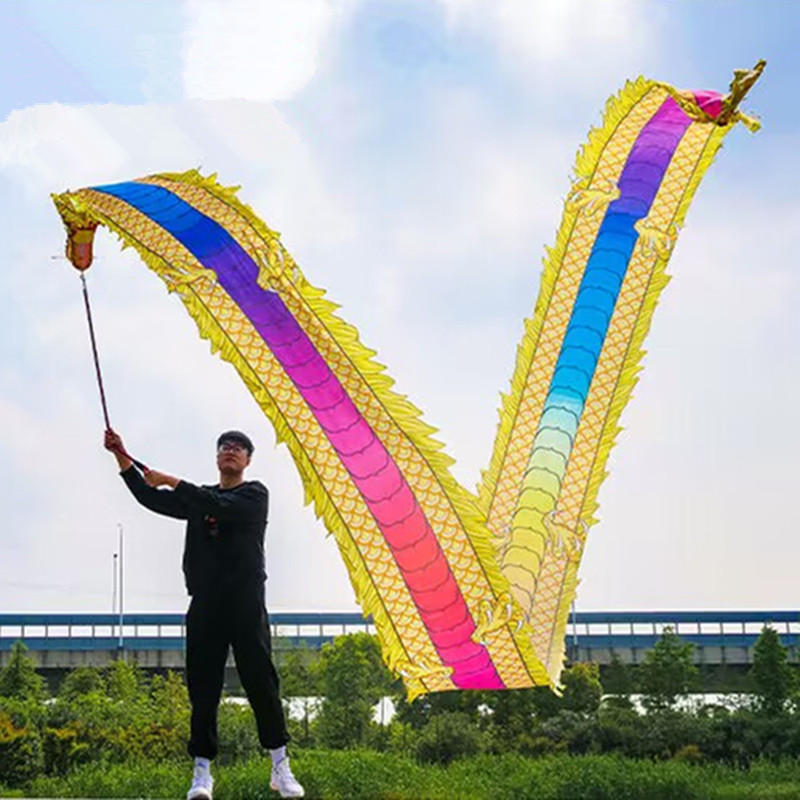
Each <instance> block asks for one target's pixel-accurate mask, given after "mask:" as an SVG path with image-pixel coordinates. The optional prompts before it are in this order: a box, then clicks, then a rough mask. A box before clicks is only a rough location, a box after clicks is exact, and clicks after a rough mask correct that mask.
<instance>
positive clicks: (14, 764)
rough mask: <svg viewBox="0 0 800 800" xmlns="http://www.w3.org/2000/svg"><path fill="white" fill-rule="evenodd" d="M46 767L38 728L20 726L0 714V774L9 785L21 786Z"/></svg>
mask: <svg viewBox="0 0 800 800" xmlns="http://www.w3.org/2000/svg"><path fill="white" fill-rule="evenodd" d="M43 769H44V756H43V753H42V740H41V738H40V736H39V732H38V731H37V730H36V728H18V727H17V726H16V725H14V723H13V721H12V720H11V718H10V717H9V716H8V715H6V714H0V776H2V778H3V781H4V782H5V783H7V784H8V785H9V786H21V785H22V784H24V783H25V782H26V781H29V780H31V779H32V778H34V777H35V776H36V775H38V774H39V773H41V772H42V770H43Z"/></svg>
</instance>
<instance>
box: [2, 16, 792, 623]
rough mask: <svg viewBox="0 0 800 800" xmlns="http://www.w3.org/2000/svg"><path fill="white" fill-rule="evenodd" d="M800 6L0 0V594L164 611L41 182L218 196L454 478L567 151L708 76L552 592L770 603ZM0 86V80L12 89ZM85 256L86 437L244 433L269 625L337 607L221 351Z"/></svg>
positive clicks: (103, 237) (293, 490)
mask: <svg viewBox="0 0 800 800" xmlns="http://www.w3.org/2000/svg"><path fill="white" fill-rule="evenodd" d="M798 29H800V4H798V3H794V2H789V1H788V0H786V1H785V2H781V1H779V0H774V1H773V2H767V1H766V0H754V1H753V2H745V0H727V1H726V2H724V3H723V2H721V0H720V2H714V1H712V0H664V1H663V2H662V1H661V0H651V1H650V2H645V1H644V0H641V1H639V0H594V1H593V2H591V3H590V2H584V1H583V0H560V2H558V3H552V2H547V1H545V2H534V1H533V0H518V1H516V0H424V1H422V0H420V1H417V0H403V1H402V2H399V1H397V2H395V0H261V1H260V2H245V1H244V0H224V2H222V0H220V1H219V2H211V1H203V0H183V1H182V2H181V1H180V0H171V1H168V0H114V2H103V3H101V2H99V0H84V1H83V2H81V1H80V0H36V1H34V0H30V1H26V0H18V1H15V0H3V2H0V74H2V75H3V76H4V79H3V80H2V81H0V242H2V248H3V253H4V258H3V261H2V264H0V295H1V296H2V297H3V298H4V300H5V303H4V313H3V317H2V322H1V323H0V325H2V336H0V487H1V488H0V499H2V510H3V524H2V526H1V527H0V612H6V613H9V612H22V611H31V612H33V611H41V612H44V611H50V612H56V611H73V612H78V611H91V612H103V611H110V610H111V608H112V602H113V596H112V595H113V586H114V575H113V564H114V554H115V553H116V552H118V542H119V533H120V529H122V531H123V532H124V585H125V608H126V610H130V611H143V612H144V611H164V612H175V611H182V610H183V609H184V608H185V606H186V598H185V592H184V589H183V579H182V575H181V571H180V557H181V551H182V546H183V529H182V527H181V525H180V523H176V522H174V521H171V520H166V519H163V518H159V517H157V516H155V515H152V514H150V513H149V512H147V511H145V510H144V509H141V508H140V507H138V506H137V505H136V503H135V501H134V500H133V499H132V498H131V496H130V495H129V494H128V492H127V490H126V488H125V486H124V485H123V483H122V481H121V480H120V478H119V477H118V475H117V470H116V465H115V462H114V460H113V458H112V457H111V456H110V455H109V454H108V453H106V452H105V451H104V450H103V448H102V433H103V420H102V414H101V410H100V404H99V398H98V393H97V386H96V383H95V379H94V373H93V365H92V360H91V351H90V345H89V339H88V334H87V328H86V322H85V318H84V311H83V306H82V299H81V290H80V281H79V278H78V274H77V273H76V272H75V270H73V269H72V267H71V266H70V264H69V263H68V262H67V261H66V260H65V259H64V257H63V247H64V235H63V230H62V227H61V224H60V221H59V219H58V216H57V214H56V212H55V210H54V208H53V206H52V203H51V200H50V193H52V192H60V191H64V190H66V189H70V188H71V189H77V188H80V187H82V186H88V185H93V184H94V185H96V184H101V183H113V182H116V181H124V180H129V179H133V178H136V177H141V176H144V175H147V174H152V173H155V172H164V171H169V172H174V171H182V170H185V169H189V168H192V167H198V168H200V169H201V170H202V171H203V172H204V173H212V172H216V173H217V174H218V176H219V179H220V181H221V182H222V183H224V184H226V185H240V186H241V187H242V189H241V192H240V197H241V198H242V199H243V200H245V202H247V203H248V204H250V205H251V206H252V207H253V208H254V209H255V210H256V212H257V213H258V214H259V215H260V216H261V217H262V218H263V219H264V220H265V221H266V222H267V224H268V225H270V226H271V227H272V228H273V229H276V230H278V231H280V232H281V234H282V241H283V243H284V244H285V246H286V247H287V249H288V250H289V251H290V252H291V253H292V255H293V256H294V258H295V260H296V261H297V262H298V263H299V264H300V265H301V266H302V268H303V271H304V272H305V274H306V275H307V277H308V278H309V280H311V282H312V283H314V284H316V285H318V286H322V287H325V288H326V289H327V291H328V296H329V297H330V298H332V299H334V300H335V301H336V302H337V303H339V304H340V305H341V311H340V313H341V316H342V317H344V318H345V319H347V320H348V321H350V322H352V323H353V324H355V325H356V327H357V328H358V329H359V331H360V334H361V337H362V340H363V341H364V342H365V343H366V344H367V345H368V346H370V347H372V348H374V349H375V350H376V351H377V353H378V360H380V361H381V362H382V363H384V364H386V365H387V367H388V372H389V374H390V375H391V376H392V377H393V378H394V379H395V381H396V389H397V390H398V391H399V392H401V393H403V394H406V395H408V396H409V397H410V398H411V399H412V401H413V402H414V403H415V404H416V405H417V406H418V407H420V408H422V409H423V411H424V413H425V419H426V421H427V422H429V423H430V424H432V425H434V426H435V427H437V428H438V429H439V434H438V438H440V439H441V440H442V441H443V442H445V444H446V448H447V452H448V453H449V454H450V455H451V456H453V457H454V458H455V459H456V465H455V467H454V468H453V472H454V474H455V476H456V477H457V478H458V479H459V480H460V481H461V482H462V483H463V484H464V485H466V486H468V487H469V488H474V487H475V486H476V484H477V482H478V480H479V477H480V471H481V469H483V468H484V467H485V466H486V465H487V463H488V460H489V456H490V453H491V447H492V442H493V439H494V435H495V429H496V424H497V409H498V406H499V402H500V392H501V391H503V390H506V389H507V387H508V383H509V379H510V376H511V372H512V368H513V363H514V355H515V349H516V345H517V342H518V340H519V338H520V336H521V333H522V320H523V318H524V317H526V316H528V315H529V314H530V313H531V311H532V309H533V306H534V303H535V300H536V297H537V294H538V286H539V278H540V273H541V259H542V256H543V254H544V249H545V246H547V245H550V244H552V243H553V240H554V238H555V232H556V229H557V227H558V225H559V222H560V217H561V211H562V204H563V200H564V197H565V195H566V193H567V191H568V190H569V186H570V175H571V171H572V166H573V163H574V158H575V153H576V151H577V149H578V147H579V146H580V145H581V144H582V143H583V142H584V141H585V140H586V136H587V133H588V130H589V129H590V128H591V127H592V126H596V125H598V124H599V123H600V119H601V111H602V109H603V107H604V104H605V102H606V99H607V98H608V97H609V96H610V95H611V94H613V93H615V92H616V91H617V90H618V89H619V88H620V87H621V86H622V85H623V84H624V83H625V81H626V80H627V79H629V78H635V77H636V76H638V75H640V74H642V75H645V76H647V77H650V78H654V79H657V80H662V81H666V82H669V83H672V84H673V85H676V86H678V87H681V88H691V89H715V90H718V91H723V92H724V91H725V90H726V89H727V86H728V83H729V81H730V79H731V76H732V73H733V70H734V69H735V68H743V67H750V66H752V65H753V64H755V62H756V61H757V60H758V59H759V58H765V59H767V62H768V66H767V70H766V72H765V74H764V76H763V77H762V79H761V81H760V83H759V84H758V85H757V86H756V87H755V88H754V90H753V91H752V93H751V95H750V96H749V97H748V99H747V101H746V102H745V109H746V110H748V111H750V112H751V113H753V114H755V115H757V116H758V117H759V118H760V119H761V121H762V123H763V128H762V130H761V131H760V132H759V133H758V134H756V135H753V134H750V133H749V132H748V131H747V130H746V129H745V128H744V127H743V126H739V128H738V129H737V130H735V131H733V132H732V133H731V134H730V135H729V136H728V137H727V139H726V143H725V146H724V148H723V151H722V152H721V153H720V155H719V156H718V158H717V161H716V163H715V164H714V166H713V167H712V169H711V170H710V171H709V172H708V174H707V176H706V178H705V179H704V182H703V184H702V185H701V187H700V190H699V192H698V194H697V196H696V198H695V201H694V204H693V206H692V208H691V209H690V212H689V215H688V218H687V223H686V226H685V228H684V230H683V231H682V234H681V238H680V240H679V242H678V245H677V246H676V248H675V250H674V253H673V256H672V260H671V262H670V270H669V271H670V273H671V275H672V276H673V279H672V281H671V283H670V285H669V286H668V287H667V289H666V290H665V291H664V293H663V295H662V298H661V301H660V304H659V307H658V309H657V311H656V314H655V317H654V321H653V325H652V328H651V332H650V335H649V338H648V340H647V342H646V344H645V347H646V349H647V356H646V357H645V359H644V362H643V363H644V370H643V372H642V374H641V378H640V382H639V384H638V386H637V387H636V389H635V390H634V394H633V398H632V400H631V402H630V403H629V405H628V407H627V408H626V410H625V412H624V414H623V417H622V420H621V422H622V425H623V427H624V431H623V432H622V434H620V436H619V437H618V440H617V442H618V443H617V446H616V448H615V449H614V451H613V453H612V456H611V458H610V460H609V465H608V468H609V477H608V478H607V479H606V481H605V483H604V484H603V486H602V488H601V490H600V495H599V502H600V510H599V513H598V516H599V518H600V521H599V523H598V524H597V525H595V526H594V527H593V528H592V531H591V533H590V536H589V541H588V545H587V549H586V553H585V555H584V560H583V564H582V567H581V573H580V575H581V584H580V587H579V589H578V598H577V608H578V610H597V611H602V610H632V611H640V610H641V611H644V610H667V609H676V610H677V609H687V610H691V609H696V610H702V609H708V610H716V609H743V610H747V609H787V608H788V609H791V608H798V607H800V596H798V591H797V585H798V581H797V571H798V566H797V565H798V564H799V563H800V536H799V535H798V534H799V533H800V530H799V527H800V526H798V521H797V512H796V509H795V505H794V500H795V499H796V494H797V491H798V488H797V487H798V479H800V469H798V453H800V425H798V424H797V411H796V406H797V398H798V397H800V354H798V343H800V317H799V316H798V315H797V313H796V309H797V307H798V304H799V303H800V270H798V267H797V264H796V252H797V238H798V235H800V233H799V232H800V197H799V196H798V192H797V186H798V179H799V178H800V168H798V163H799V162H798V151H800V103H798V102H797V101H798V99H799V98H798V89H797V75H798V74H800V50H798V48H797V46H796V41H795V40H796V32H797V30H798ZM8 76H13V77H12V79H10V80H9V79H8ZM95 254H96V259H95V263H94V265H93V267H92V268H91V269H90V270H89V272H88V274H87V280H88V284H89V289H90V293H91V297H92V305H93V311H94V316H95V325H96V329H97V335H98V347H99V351H100V357H101V363H102V369H103V377H104V381H105V386H106V392H107V396H108V403H109V410H110V414H111V419H112V423H113V425H114V426H115V428H116V429H117V430H119V431H120V432H121V433H122V434H123V436H124V438H125V441H126V444H127V446H128V448H129V450H130V451H131V452H132V453H134V455H136V456H138V457H139V458H141V459H142V460H143V461H145V462H146V463H148V464H150V465H151V466H153V467H156V468H158V469H161V470H163V471H165V472H168V473H171V474H177V475H180V476H182V477H185V478H187V479H189V480H192V481H194V482H197V483H213V482H214V480H215V478H216V474H215V469H214V442H215V439H216V436H217V434H218V433H219V432H220V431H222V430H225V429H229V428H240V429H244V430H246V431H248V432H249V433H250V434H251V436H252V438H253V440H254V442H255V444H256V452H255V455H254V460H253V464H252V466H251V468H250V472H249V475H250V476H251V477H258V478H260V479H262V480H263V481H264V482H265V483H266V484H267V485H268V486H269V487H270V490H271V517H270V525H269V529H268V535H267V569H268V573H269V580H268V584H267V595H268V603H269V607H270V609H271V610H273V611H300V610H320V611H351V610H356V608H357V607H356V605H355V602H354V599H353V592H352V589H351V587H350V584H349V580H348V578H347V574H346V571H345V568H344V565H343V563H342V562H341V559H340V558H339V555H338V552H337V549H336V546H335V543H334V542H333V539H332V538H331V537H328V536H326V531H325V529H324V527H323V525H322V523H321V522H320V521H318V520H317V519H316V518H315V516H314V513H313V511H312V510H311V509H310V508H308V507H305V506H304V505H303V495H302V489H301V486H300V481H299V478H298V475H297V472H296V470H295V467H294V464H293V462H292V461H291V459H290V457H289V454H288V451H287V450H286V448H285V447H282V446H277V445H276V442H275V436H274V434H273V432H272V429H271V427H270V425H269V423H268V422H267V420H266V419H265V418H264V417H263V416H262V415H261V412H260V411H259V409H258V408H257V406H256V404H255V402H254V401H253V400H252V398H251V397H250V395H249V394H248V392H247V391H246V389H245V387H244V385H243V384H242V383H241V381H240V380H239V379H238V377H237V376H236V374H235V372H234V371H233V369H232V367H230V366H229V365H228V364H225V363H223V362H222V361H220V360H219V359H218V358H217V357H216V356H212V355H211V354H210V352H209V347H208V344H207V343H206V342H203V341H201V340H200V338H199V336H198V335H197V331H196V328H195V325H194V323H193V322H192V321H191V320H190V319H189V317H188V315H187V314H186V313H185V311H184V310H183V307H182V306H181V304H180V302H179V300H178V298H177V297H173V296H171V295H169V294H168V293H167V292H166V291H165V289H164V287H163V285H162V283H161V282H160V281H159V280H158V279H157V278H156V277H155V276H154V275H153V274H152V273H150V272H149V271H148V270H147V269H146V268H145V267H144V265H143V264H142V263H141V262H140V261H139V260H138V259H137V257H136V256H135V255H134V254H133V252H132V251H130V250H126V251H125V252H121V251H120V248H119V246H118V244H117V242H116V240H114V239H113V238H112V236H111V235H110V234H108V233H107V232H105V231H102V230H101V231H100V232H99V233H98V235H97V240H96V245H95Z"/></svg>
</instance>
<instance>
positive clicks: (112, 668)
mask: <svg viewBox="0 0 800 800" xmlns="http://www.w3.org/2000/svg"><path fill="white" fill-rule="evenodd" d="M140 684H141V676H140V674H139V670H137V668H136V666H135V665H133V664H128V663H127V662H126V661H122V660H119V661H112V662H111V663H110V664H109V665H108V667H107V670H106V691H107V692H108V696H109V697H110V698H111V699H112V700H120V701H122V702H130V701H132V700H136V699H137V698H138V696H139V687H140Z"/></svg>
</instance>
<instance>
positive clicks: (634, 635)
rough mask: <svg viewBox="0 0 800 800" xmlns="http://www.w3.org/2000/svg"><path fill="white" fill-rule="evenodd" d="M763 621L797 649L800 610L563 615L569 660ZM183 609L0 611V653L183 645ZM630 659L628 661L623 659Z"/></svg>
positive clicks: (710, 642)
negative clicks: (20, 648)
mask: <svg viewBox="0 0 800 800" xmlns="http://www.w3.org/2000/svg"><path fill="white" fill-rule="evenodd" d="M270 624H271V628H272V635H273V637H275V638H276V639H278V640H281V639H284V640H289V641H288V642H287V643H288V644H290V645H296V644H301V643H305V644H306V645H307V646H309V647H312V648H314V647H320V646H321V645H322V644H323V643H324V642H326V641H329V640H331V639H332V638H333V637H335V636H338V635H340V634H343V633H354V632H357V631H366V632H369V633H374V632H375V628H374V625H373V623H372V621H371V619H365V618H364V617H362V616H361V614H358V613H335V612H300V613H273V614H271V615H270ZM765 625H770V626H771V627H773V628H774V629H775V630H776V631H777V632H778V634H779V636H780V639H781V642H782V643H783V645H784V646H786V647H790V648H798V647H800V611H643V612H635V611H614V612H606V611H583V612H578V613H577V614H575V615H574V616H571V617H570V620H569V623H568V625H567V636H566V640H567V642H566V643H567V648H568V652H570V654H571V655H572V657H573V658H578V659H580V660H592V656H593V654H597V655H600V653H603V654H604V656H603V658H601V659H600V660H607V656H608V654H609V653H614V652H623V653H626V654H633V656H632V660H633V661H634V662H636V661H637V660H638V659H637V656H636V653H637V652H638V653H643V652H644V651H646V650H649V649H651V648H652V647H653V646H654V645H655V643H656V642H657V641H658V639H659V637H660V636H661V634H662V633H663V631H664V629H665V628H666V627H671V628H672V629H673V630H674V631H675V632H676V633H677V634H678V635H679V636H680V637H681V638H682V639H683V640H684V641H687V642H691V643H692V644H694V645H695V646H696V648H699V649H706V650H708V651H709V652H710V651H711V649H713V648H720V649H722V650H723V651H724V650H730V651H733V650H735V649H737V648H738V649H745V650H748V649H750V648H752V647H753V645H754V644H755V641H756V639H757V638H758V636H759V634H760V632H761V630H762V628H763V627H764V626H765ZM184 639H185V618H184V615H183V614H124V615H123V617H122V625H121V626H120V616H119V615H118V614H0V651H7V650H10V649H11V647H12V646H13V644H14V642H17V641H22V642H24V644H25V645H26V646H27V647H28V649H30V650H34V651H73V652H78V651H113V650H120V649H124V650H137V651H142V650H151V651H159V650H171V651H182V650H183V647H184ZM628 660H631V659H628Z"/></svg>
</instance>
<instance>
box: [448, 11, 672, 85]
mask: <svg viewBox="0 0 800 800" xmlns="http://www.w3.org/2000/svg"><path fill="white" fill-rule="evenodd" d="M439 2H441V3H442V4H443V5H444V7H445V10H446V13H447V17H448V21H449V23H450V25H451V26H452V27H453V28H454V29H456V30H459V29H462V30H468V31H471V32H479V33H481V34H482V35H488V37H489V38H490V39H491V40H492V41H494V42H495V43H496V45H497V48H498V51H499V53H500V56H501V58H502V59H503V60H504V61H505V63H506V64H507V65H508V66H510V67H511V68H513V69H514V70H519V71H522V72H523V73H526V74H530V72H531V70H535V69H541V68H558V71H559V73H560V74H561V75H562V76H565V77H569V78H572V77H573V76H578V75H580V76H581V78H582V81H583V82H585V83H591V84H594V83H596V82H597V81H598V79H599V80H607V76H608V75H610V74H614V72H615V71H616V70H617V69H618V68H619V66H620V63H625V62H626V61H627V62H630V61H631V59H632V58H635V57H636V56H637V55H639V54H641V53H644V52H647V51H648V49H650V48H652V47H653V46H654V45H655V44H656V41H657V40H656V37H654V36H653V35H652V21H651V20H652V17H653V15H654V14H656V13H658V10H657V9H656V8H655V7H654V6H653V4H646V3H641V2H637V0H592V1H591V2H585V1H584V0H558V2H551V0H439ZM558 83H559V84H560V83H561V81H558ZM579 88H580V87H579V86H578V85H573V86H570V90H571V91H574V90H576V89H579Z"/></svg>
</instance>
